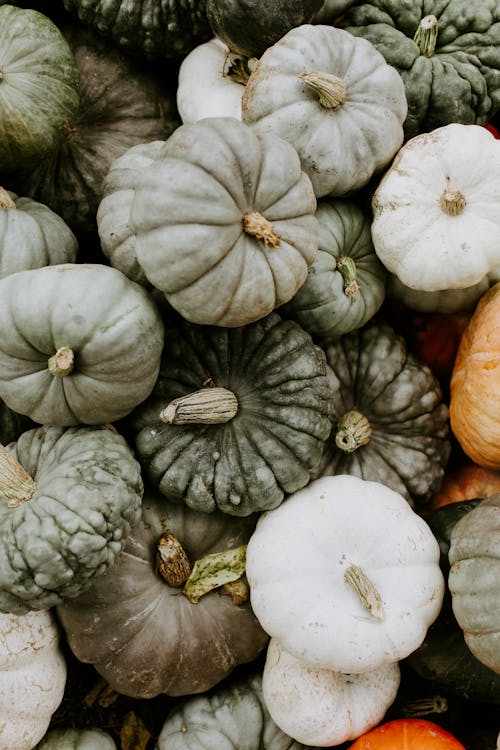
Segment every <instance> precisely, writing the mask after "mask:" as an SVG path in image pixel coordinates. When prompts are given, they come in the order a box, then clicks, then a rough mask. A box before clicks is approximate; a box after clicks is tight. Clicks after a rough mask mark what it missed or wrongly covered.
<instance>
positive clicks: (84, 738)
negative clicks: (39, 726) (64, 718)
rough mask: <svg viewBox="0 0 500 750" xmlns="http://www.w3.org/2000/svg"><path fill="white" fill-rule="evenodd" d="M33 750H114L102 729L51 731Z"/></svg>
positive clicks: (111, 742) (112, 744) (114, 747)
mask: <svg viewBox="0 0 500 750" xmlns="http://www.w3.org/2000/svg"><path fill="white" fill-rule="evenodd" d="M35 750H116V744H115V742H114V740H113V739H112V738H111V736H110V735H109V734H108V733H107V732H103V731H102V729H51V730H50V731H49V732H47V734H46V735H45V737H44V738H43V739H42V741H41V742H39V744H38V745H37V746H36V749H35Z"/></svg>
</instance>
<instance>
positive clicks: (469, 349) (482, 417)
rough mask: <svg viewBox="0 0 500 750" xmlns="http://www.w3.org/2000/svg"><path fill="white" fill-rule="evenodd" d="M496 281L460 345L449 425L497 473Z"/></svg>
mask: <svg viewBox="0 0 500 750" xmlns="http://www.w3.org/2000/svg"><path fill="white" fill-rule="evenodd" d="M499 314H500V282H497V283H496V284H494V286H492V287H491V289H490V290H489V291H488V292H486V294H484V295H483V296H482V297H481V299H480V300H479V302H478V304H477V307H476V309H475V311H474V314H473V315H472V317H471V319H470V321H469V325H468V326H467V328H466V329H465V331H464V333H463V335H462V338H461V340H460V345H459V347H458V351H457V356H456V358H455V364H454V367H453V371H452V374H451V381H450V424H451V429H452V431H453V434H454V435H455V437H456V438H457V440H458V442H459V443H460V446H461V447H462V449H463V451H464V452H465V453H466V454H467V456H469V458H471V459H472V461H474V462H475V463H476V464H479V466H483V467H485V468H489V469H494V470H498V469H500V398H499V394H500V327H499V325H498V316H499Z"/></svg>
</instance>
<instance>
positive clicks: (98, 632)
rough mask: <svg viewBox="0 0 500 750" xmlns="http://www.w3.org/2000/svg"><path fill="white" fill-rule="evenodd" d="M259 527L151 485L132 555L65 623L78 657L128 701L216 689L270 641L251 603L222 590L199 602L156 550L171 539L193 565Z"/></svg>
mask: <svg viewBox="0 0 500 750" xmlns="http://www.w3.org/2000/svg"><path fill="white" fill-rule="evenodd" d="M254 525H255V521H254V520H253V519H252V518H248V519H236V518H230V517H229V516H227V515H224V514H221V513H219V512H214V513H212V514H210V515H207V514H204V513H198V512H196V511H193V510H191V509H189V508H186V507H185V506H184V505H181V504H178V503H170V502H168V501H167V500H166V499H165V498H164V497H162V496H161V495H159V494H158V492H155V491H152V490H151V489H149V488H147V487H146V491H145V495H144V500H143V504H142V520H141V521H140V522H139V523H137V524H136V525H135V526H134V528H133V529H132V530H131V531H130V533H129V535H128V538H127V542H126V544H125V547H124V550H123V554H121V555H119V556H118V557H117V558H116V559H115V562H114V564H113V566H112V568H110V569H109V571H108V572H107V573H105V574H104V575H103V576H99V577H98V578H95V579H94V581H93V582H92V583H91V585H90V586H89V587H88V588H87V590H86V591H85V592H84V593H83V594H82V596H80V597H78V598H77V599H73V600H72V601H69V600H67V601H66V602H65V603H64V604H63V605H61V606H60V607H59V608H58V610H57V611H58V615H59V618H60V620H61V623H62V626H63V628H64V630H65V632H66V636H67V639H68V643H69V645H70V647H71V650H72V651H73V653H74V654H75V656H76V657H77V658H78V659H79V660H80V661H83V662H86V663H88V662H90V663H92V664H93V665H94V667H95V669H96V670H97V671H98V672H99V674H100V675H102V677H104V679H105V680H107V682H108V683H109V684H110V685H111V687H112V688H113V689H114V690H116V691H117V692H119V693H122V694H124V695H129V696H132V697H135V698H151V697H154V696H156V695H159V694H161V693H166V694H167V695H171V696H182V695H194V694H198V693H203V692H205V691H206V690H209V689H210V688H212V687H214V686H215V685H216V684H217V683H218V682H220V681H221V680H222V679H224V678H225V677H227V676H228V675H229V674H230V672H231V671H232V670H233V669H234V667H235V666H237V665H238V664H244V663H247V662H250V661H252V660H253V659H255V658H256V657H257V656H258V654H259V653H260V651H261V650H262V649H263V648H264V646H265V645H266V643H267V640H268V638H267V635H266V634H265V633H264V631H263V630H262V628H261V627H260V625H259V623H258V622H257V620H256V618H255V615H254V614H253V611H252V609H251V607H250V603H249V602H248V601H247V602H245V603H243V604H240V605H236V604H234V603H233V601H232V599H231V597H230V596H229V595H228V594H226V593H223V592H222V591H219V590H214V591H211V592H209V593H207V594H205V595H204V596H202V597H201V599H200V600H199V601H198V603H197V604H193V603H191V602H190V601H189V600H188V599H187V597H186V596H185V595H184V594H183V593H181V591H180V589H178V588H174V587H172V586H169V585H168V584H167V583H166V582H165V581H164V580H163V578H162V577H161V576H160V574H159V573H158V572H157V566H156V560H155V555H156V547H157V544H158V541H159V539H160V537H161V536H162V535H163V534H164V533H165V531H167V530H168V531H169V532H170V533H171V534H173V535H174V536H175V537H177V539H179V541H180V542H181V544H182V545H183V546H184V548H185V550H186V553H187V555H188V557H189V559H190V561H191V563H194V561H195V560H197V559H199V558H200V557H202V556H204V555H207V554H211V553H213V552H217V551H222V550H226V549H230V548H233V547H239V546H240V545H242V544H246V542H247V541H248V538H249V536H250V534H251V531H252V529H253V527H254Z"/></svg>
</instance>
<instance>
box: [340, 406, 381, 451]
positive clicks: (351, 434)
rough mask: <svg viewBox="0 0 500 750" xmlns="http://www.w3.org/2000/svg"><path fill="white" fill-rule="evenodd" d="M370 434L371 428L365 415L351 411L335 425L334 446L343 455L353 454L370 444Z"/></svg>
mask: <svg viewBox="0 0 500 750" xmlns="http://www.w3.org/2000/svg"><path fill="white" fill-rule="evenodd" d="M372 432H373V429H372V426H371V424H370V422H369V421H368V419H367V418H366V417H365V415H364V414H362V413H361V412H360V411H358V410H357V409H351V410H350V411H346V413H345V414H344V415H343V416H342V417H341V418H340V419H339V421H338V423H337V432H336V434H335V444H336V446H337V448H340V450H343V451H344V452H345V453H353V452H354V451H355V450H357V449H358V448H359V447H360V446H362V445H366V444H367V443H369V442H370V438H371V435H372Z"/></svg>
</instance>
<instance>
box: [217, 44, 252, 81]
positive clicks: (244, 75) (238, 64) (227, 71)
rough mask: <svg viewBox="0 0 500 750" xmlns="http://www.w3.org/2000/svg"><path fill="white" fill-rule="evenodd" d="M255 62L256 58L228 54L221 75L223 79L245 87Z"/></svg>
mask: <svg viewBox="0 0 500 750" xmlns="http://www.w3.org/2000/svg"><path fill="white" fill-rule="evenodd" d="M256 62H257V58H256V57H239V56H238V57H237V56H235V55H233V54H232V53H231V52H228V54H227V57H226V60H225V63H224V69H223V71H222V75H223V76H224V78H230V79H231V80H232V81H234V82H235V83H241V84H242V86H246V84H247V81H248V79H249V78H250V75H251V73H252V70H253V69H254V67H255V63H256Z"/></svg>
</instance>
